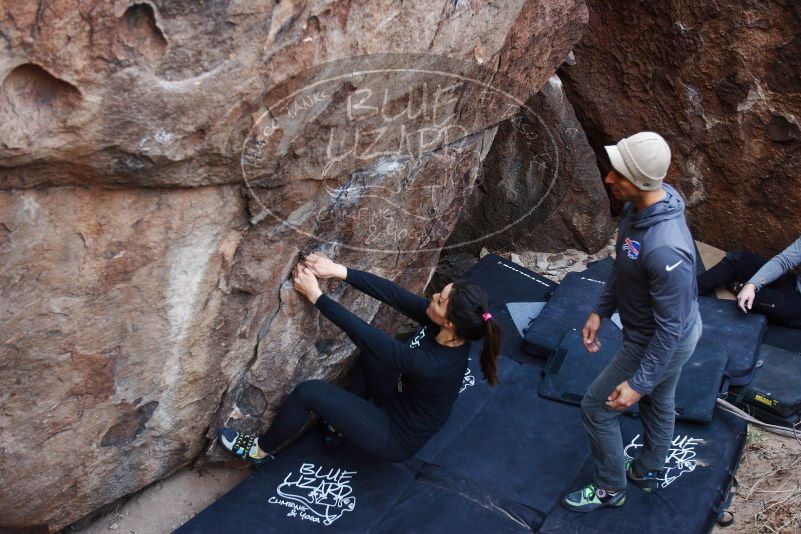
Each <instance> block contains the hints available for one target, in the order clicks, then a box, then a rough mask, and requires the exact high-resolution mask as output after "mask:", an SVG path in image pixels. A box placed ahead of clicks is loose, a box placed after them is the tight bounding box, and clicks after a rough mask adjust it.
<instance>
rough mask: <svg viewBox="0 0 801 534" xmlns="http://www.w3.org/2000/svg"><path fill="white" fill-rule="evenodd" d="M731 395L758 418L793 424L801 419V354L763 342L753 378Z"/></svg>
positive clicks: (770, 421) (739, 404)
mask: <svg viewBox="0 0 801 534" xmlns="http://www.w3.org/2000/svg"><path fill="white" fill-rule="evenodd" d="M732 397H733V401H734V403H735V404H736V405H737V406H739V407H740V408H742V409H743V410H745V411H746V412H748V413H750V414H751V415H753V416H754V417H756V418H757V419H760V420H762V421H765V422H766V423H771V424H776V425H783V426H788V427H792V426H793V425H795V424H796V423H798V422H799V420H801V354H797V353H795V352H790V351H787V350H784V349H781V348H779V347H773V346H771V345H762V347H761V348H760V349H759V366H758V367H757V369H756V371H754V378H753V380H751V382H750V383H749V384H748V385H746V386H743V387H742V388H739V391H737V392H736V393H735V392H732Z"/></svg>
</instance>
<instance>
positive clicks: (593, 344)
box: [581, 312, 603, 352]
mask: <svg viewBox="0 0 801 534" xmlns="http://www.w3.org/2000/svg"><path fill="white" fill-rule="evenodd" d="M601 322H603V317H601V316H600V315H598V314H597V313H595V312H592V313H591V314H590V316H589V317H587V322H586V323H584V328H583V329H582V331H581V340H582V341H583V342H584V348H585V349H587V352H598V351H599V350H601V342H600V341H598V330H600V328H601Z"/></svg>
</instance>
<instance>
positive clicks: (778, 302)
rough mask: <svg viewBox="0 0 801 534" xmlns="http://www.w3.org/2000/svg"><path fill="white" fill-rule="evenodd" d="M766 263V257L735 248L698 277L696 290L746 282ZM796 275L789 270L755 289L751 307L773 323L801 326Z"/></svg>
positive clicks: (706, 289) (702, 291)
mask: <svg viewBox="0 0 801 534" xmlns="http://www.w3.org/2000/svg"><path fill="white" fill-rule="evenodd" d="M767 262H768V259H767V258H764V257H762V256H760V255H759V254H754V253H753V252H748V251H747V250H734V251H732V252H728V253H726V257H725V258H723V259H722V260H721V261H720V262H719V263H718V264H716V265H715V266H714V267H712V268H711V269H709V270H708V271H707V272H705V273H703V274H702V275H701V276H699V277H698V293H699V294H700V295H704V294H706V293H709V292H711V291H714V289H715V288H717V287H720V286H722V285H724V284H728V283H729V282H734V281H737V282H741V283H745V282H747V281H748V280H749V279H750V278H751V277H752V276H754V275H755V274H756V273H757V271H759V269H761V268H762V266H763V265H765V264H766V263H767ZM795 283H796V275H795V273H792V272H789V273H785V274H783V275H782V276H780V277H779V278H778V279H777V280H775V281H774V282H772V283H770V284H768V285H766V286H765V287H763V288H762V289H760V290H759V291H757V294H756V297H755V298H754V304H753V307H752V310H753V311H755V312H758V313H761V314H763V315H765V316H767V318H768V319H769V320H771V321H773V322H775V323H778V324H782V325H785V326H790V327H795V328H798V327H801V294H799V293H798V291H797V290H796V287H795Z"/></svg>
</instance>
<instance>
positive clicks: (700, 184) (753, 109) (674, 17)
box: [559, 0, 801, 255]
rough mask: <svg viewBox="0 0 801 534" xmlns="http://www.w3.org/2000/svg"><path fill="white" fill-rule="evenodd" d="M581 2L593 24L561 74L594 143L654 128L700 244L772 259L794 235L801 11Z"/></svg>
mask: <svg viewBox="0 0 801 534" xmlns="http://www.w3.org/2000/svg"><path fill="white" fill-rule="evenodd" d="M587 4H588V6H589V8H590V22H589V28H588V30H587V33H586V34H585V36H584V38H583V39H582V40H581V42H580V43H579V44H578V45H577V46H576V48H575V50H574V56H575V63H574V64H572V65H565V66H564V67H563V68H561V69H560V71H559V75H560V77H561V78H562V80H563V81H564V83H565V87H566V90H567V94H568V96H569V98H570V101H571V102H572V103H573V106H574V107H575V109H576V113H577V115H578V117H579V119H580V120H581V122H582V125H583V126H584V129H585V131H586V132H587V135H588V137H589V138H590V141H591V143H592V144H593V147H594V148H595V149H596V150H598V151H600V150H602V146H603V144H609V143H612V142H615V141H617V140H618V139H620V138H622V137H625V136H628V135H631V134H633V133H636V132H638V131H641V130H654V131H657V132H660V133H661V134H662V135H664V137H665V138H666V139H667V141H668V143H669V144H670V146H671V149H672V152H673V166H672V168H671V169H670V171H669V173H668V182H670V183H672V184H674V185H675V186H677V187H678V189H679V190H680V191H681V192H682V193H683V195H684V197H685V199H687V200H688V204H689V222H690V226H691V229H692V230H693V233H694V236H695V237H696V238H697V239H701V240H703V241H705V242H708V243H710V244H712V245H715V246H716V247H719V248H722V249H727V250H731V249H734V248H748V249H751V250H754V251H756V252H759V253H762V254H768V255H770V254H773V253H775V252H777V251H779V250H781V249H783V248H784V247H785V246H786V245H787V244H789V243H790V242H791V241H792V240H793V239H795V238H796V237H797V236H798V235H799V234H800V233H801V211H799V209H798V206H799V203H801V175H799V172H798V169H799V168H801V151H799V143H801V70H799V68H798V65H799V58H801V5H799V4H798V3H797V2H785V1H773V0H771V1H757V0H745V1H741V2H717V1H712V0H709V1H701V2H689V1H684V0H664V1H658V2H638V3H636V4H633V3H631V2H627V1H625V0H612V1H605V0H591V1H589V2H587ZM571 63H572V62H571Z"/></svg>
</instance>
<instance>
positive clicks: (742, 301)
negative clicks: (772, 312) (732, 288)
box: [737, 284, 756, 313]
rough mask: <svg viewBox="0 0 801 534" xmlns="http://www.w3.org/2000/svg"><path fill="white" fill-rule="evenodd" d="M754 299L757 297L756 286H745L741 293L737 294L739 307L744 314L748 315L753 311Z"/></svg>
mask: <svg viewBox="0 0 801 534" xmlns="http://www.w3.org/2000/svg"><path fill="white" fill-rule="evenodd" d="M754 297H756V286H755V285H754V284H745V285H744V286H743V288H742V289H741V290H740V292H739V293H737V306H738V307H739V308H740V309H741V310H742V311H743V313H748V310H750V309H751V305H752V304H753V303H754ZM746 308H748V309H746Z"/></svg>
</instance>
